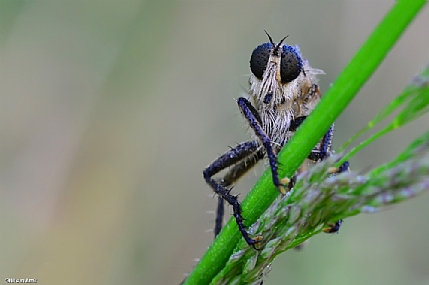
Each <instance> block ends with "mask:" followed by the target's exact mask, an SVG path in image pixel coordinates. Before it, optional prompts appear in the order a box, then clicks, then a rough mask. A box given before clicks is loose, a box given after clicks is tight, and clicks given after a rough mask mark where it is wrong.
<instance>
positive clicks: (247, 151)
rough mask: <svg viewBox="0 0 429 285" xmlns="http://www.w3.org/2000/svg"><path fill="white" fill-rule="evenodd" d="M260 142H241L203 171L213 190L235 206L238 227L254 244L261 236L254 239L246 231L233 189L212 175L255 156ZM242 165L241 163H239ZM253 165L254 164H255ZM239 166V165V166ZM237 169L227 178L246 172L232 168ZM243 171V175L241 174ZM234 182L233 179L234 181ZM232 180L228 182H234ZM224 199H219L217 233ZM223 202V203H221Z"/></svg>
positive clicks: (220, 224) (235, 177) (236, 176)
mask: <svg viewBox="0 0 429 285" xmlns="http://www.w3.org/2000/svg"><path fill="white" fill-rule="evenodd" d="M259 147H260V146H259V143H258V142H257V141H249V142H245V143H241V144H239V145H238V146H236V147H235V148H232V149H231V150H229V151H228V152H226V153H225V154H223V155H221V156H220V157H219V158H218V159H216V160H215V161H214V162H213V163H212V164H210V165H209V166H208V167H207V168H206V169H205V170H204V171H203V177H204V179H205V181H206V183H207V184H208V185H210V187H211V188H212V189H213V191H214V192H215V193H216V194H217V195H219V197H220V198H221V199H223V200H225V201H227V202H228V203H229V204H230V205H231V206H232V208H233V215H234V217H235V221H236V223H237V226H238V229H239V231H240V232H241V234H242V236H243V238H244V239H245V240H246V242H247V243H248V244H249V245H252V246H254V245H255V244H256V243H257V242H258V241H260V238H259V237H257V238H256V239H252V238H251V237H249V234H248V233H247V231H246V227H245V226H244V223H243V221H244V219H243V216H242V215H241V212H242V211H241V206H240V203H239V202H238V199H237V196H235V195H232V194H231V189H228V188H227V187H226V186H224V185H223V183H222V182H220V183H219V182H218V181H216V180H214V179H213V178H212V177H213V176H214V175H215V174H217V173H219V172H220V171H222V170H223V169H225V168H227V167H229V166H231V165H234V164H237V163H240V162H241V161H242V160H246V159H247V158H248V157H249V156H253V155H254V154H255V152H257V151H258V148H259ZM238 165H240V164H238ZM253 165H254V164H253ZM253 165H252V166H253ZM237 167H238V166H237ZM234 169H235V172H236V174H234V173H233V174H230V176H228V175H226V177H227V179H228V177H230V178H229V179H230V180H234V179H238V177H239V176H241V175H242V174H244V172H243V170H242V169H238V168H236V167H234V168H232V170H234ZM247 169H248V168H247ZM240 173H241V175H240ZM232 182H233V181H232ZM232 182H228V181H227V182H226V184H229V183H232ZM223 200H222V201H221V200H218V212H219V213H218V215H217V218H216V223H217V224H216V229H215V234H217V233H219V231H220V229H221V228H222V219H221V217H219V216H220V214H222V215H223V213H221V212H222V211H223ZM220 204H222V205H220ZM219 208H220V209H219Z"/></svg>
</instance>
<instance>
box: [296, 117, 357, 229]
mask: <svg viewBox="0 0 429 285" xmlns="http://www.w3.org/2000/svg"><path fill="white" fill-rule="evenodd" d="M305 118H306V117H298V118H296V119H295V120H293V121H292V123H291V127H290V130H291V131H295V130H296V129H297V128H298V127H299V126H300V125H301V123H302V122H303V121H304V120H305ZM333 135H334V125H332V126H331V127H330V128H329V130H328V131H327V132H326V134H325V135H324V136H323V138H322V139H321V141H320V143H319V144H318V146H317V147H315V148H314V149H313V150H312V151H311V153H310V154H309V156H308V159H310V160H312V161H314V162H317V161H321V160H323V159H325V158H326V157H328V156H329V155H330V154H331V145H332V137H333ZM348 170H349V162H348V161H345V162H344V163H343V164H342V165H341V166H340V167H332V168H330V169H329V173H332V174H339V173H343V172H345V171H348ZM342 223H343V220H339V221H337V222H335V223H333V224H328V227H327V228H325V229H323V232H325V233H329V234H332V233H338V232H339V230H340V227H341V224H342Z"/></svg>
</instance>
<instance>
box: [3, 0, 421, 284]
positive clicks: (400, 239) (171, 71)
mask: <svg viewBox="0 0 429 285" xmlns="http://www.w3.org/2000/svg"><path fill="white" fill-rule="evenodd" d="M392 4H393V1H382V0H379V1H339V0H338V1H279V2H274V1H270V2H265V1H220V2H219V1H171V2H168V1H131V0H126V1H12V0H10V1H2V2H1V8H0V21H1V22H0V47H1V61H0V69H1V77H0V79H1V82H0V83H1V84H0V90H1V91H0V96H1V105H0V108H1V115H0V116H1V120H0V127H1V143H0V144H1V149H0V157H1V159H0V195H1V199H0V224H1V228H2V230H1V234H0V239H1V240H0V249H1V253H0V256H1V257H0V277H1V278H3V279H4V278H10V277H14V278H37V279H38V281H39V282H38V283H39V284H178V283H179V282H180V281H181V280H182V279H183V278H184V274H185V273H187V272H189V271H190V270H191V269H192V267H193V266H194V265H195V264H196V261H195V259H196V258H199V257H201V256H202V254H203V253H204V251H205V249H206V248H207V247H208V246H209V244H210V242H211V241H212V238H213V232H212V231H211V230H212V228H213V225H214V215H213V213H210V211H214V209H215V205H216V199H215V198H213V195H212V193H211V190H210V188H209V187H208V186H207V185H205V183H204V181H203V179H202V174H201V172H202V170H203V169H204V167H206V166H207V165H208V164H209V163H210V162H211V161H212V160H214V159H215V158H216V157H217V156H218V155H219V154H221V153H223V152H224V151H226V150H227V149H228V146H229V145H234V144H236V143H239V142H241V141H244V140H246V139H248V134H247V133H246V127H245V126H244V122H243V120H242V119H241V117H240V114H239V111H238V109H237V107H236V104H235V102H234V98H237V97H239V96H241V95H243V94H244V93H245V90H246V88H247V78H248V74H249V72H250V71H249V66H248V61H249V58H250V54H251V52H252V50H253V49H254V48H255V47H256V46H257V45H259V44H261V43H263V42H266V41H267V38H266V35H265V33H264V31H263V30H264V29H265V30H267V31H268V32H269V33H270V34H271V35H272V37H273V38H274V39H275V40H279V39H281V38H283V37H284V36H286V35H289V37H288V39H287V43H288V44H293V45H294V44H299V45H300V47H301V51H302V52H303V54H304V55H305V56H306V57H307V58H308V59H309V60H310V62H311V64H312V66H314V67H316V68H320V69H323V70H324V71H325V72H326V75H323V76H320V86H321V89H322V90H323V91H325V90H326V89H327V88H328V87H329V84H330V83H332V82H333V81H334V79H335V77H336V76H337V75H338V74H339V72H340V71H341V70H342V68H343V67H344V66H345V65H346V64H347V62H348V61H349V59H350V58H351V57H352V56H353V54H354V53H355V51H356V50H357V49H358V47H359V46H360V45H361V44H362V42H363V41H364V40H365V38H366V37H367V36H368V34H369V33H370V32H371V30H372V29H373V28H374V26H375V25H376V24H377V23H378V21H379V20H380V19H381V18H382V16H383V15H384V14H385V13H386V11H388V9H389V8H390V7H391V5H392ZM428 27H429V11H428V10H427V9H426V10H424V11H423V12H422V13H421V14H420V15H419V16H418V17H417V18H416V20H415V21H414V23H413V24H412V25H411V26H410V27H409V29H408V30H407V31H406V33H405V34H404V35H403V37H402V38H401V39H400V41H399V42H398V44H397V45H396V47H395V48H394V49H393V50H392V51H391V52H390V54H389V55H388V57H387V58H386V60H385V62H384V63H383V64H382V65H381V66H380V68H379V69H378V71H377V72H376V73H375V74H374V76H373V77H372V78H371V80H370V81H369V82H368V83H367V84H366V86H365V87H364V88H363V89H362V90H361V92H360V94H359V95H358V97H357V98H356V99H355V100H354V101H353V102H352V104H351V105H350V106H349V108H348V109H347V110H346V112H344V114H343V115H342V116H341V117H340V118H339V119H338V121H337V123H336V127H337V131H336V137H335V139H334V146H335V147H338V146H340V145H341V144H342V143H344V142H345V141H346V140H347V139H348V138H349V137H350V136H351V135H352V134H354V133H355V132H356V131H358V130H359V129H360V128H362V127H363V126H364V125H365V124H366V123H367V122H368V121H369V120H370V118H372V117H373V116H374V115H375V114H376V112H377V110H379V109H380V108H381V107H383V106H384V105H386V104H387V103H388V102H389V101H390V100H391V99H392V98H394V97H395V96H396V95H397V94H399V93H400V92H401V90H402V88H403V87H404V86H405V85H406V84H407V83H408V82H409V81H410V80H411V78H412V77H413V76H414V75H415V74H417V73H418V72H419V70H420V69H421V68H422V67H423V66H424V65H425V64H426V62H427V61H428V60H429V29H428ZM428 129H429V122H428V117H427V116H426V117H425V118H421V119H419V120H417V121H416V122H414V123H412V124H410V125H409V126H407V127H405V128H403V129H401V130H399V131H396V132H395V133H392V134H389V135H387V136H386V137H384V138H383V139H381V140H379V141H377V142H376V143H374V144H372V145H371V146H370V147H368V148H367V149H365V150H363V151H362V152H361V153H360V154H359V155H357V156H356V157H355V158H353V159H352V160H351V165H352V167H353V169H355V170H364V169H368V168H370V167H373V166H377V165H379V164H381V163H384V162H387V161H390V160H391V159H393V158H394V157H395V156H396V155H397V154H398V153H399V152H400V151H401V150H403V149H404V148H405V147H406V146H407V145H408V144H409V142H411V141H412V140H413V139H414V138H415V137H416V136H418V135H419V134H421V133H423V132H425V131H426V130H428ZM262 171H263V169H262V167H259V168H257V169H256V170H255V171H252V172H251V173H250V174H249V175H247V176H246V177H245V178H243V180H242V181H240V183H239V184H238V185H237V186H236V187H235V189H234V191H235V192H237V193H242V195H241V197H244V195H245V193H246V192H247V191H248V189H249V188H250V187H251V185H252V184H253V183H254V182H255V181H256V179H257V178H258V176H259V175H260V174H261V173H262ZM428 204H429V195H423V196H420V197H418V198H416V199H413V200H411V201H408V202H406V203H403V204H400V205H397V206H395V207H393V208H392V209H389V210H387V211H383V212H382V213H379V214H373V215H360V216H358V217H354V218H350V219H347V220H346V221H345V223H344V225H343V228H342V230H341V233H340V234H339V235H334V236H330V235H320V236H316V237H314V238H313V239H311V241H310V242H309V243H308V245H307V246H306V247H305V249H304V250H303V251H301V252H293V251H292V252H288V253H286V254H283V255H282V256H280V257H279V258H278V259H277V260H276V261H275V262H274V264H273V267H272V268H273V269H272V272H271V274H270V275H269V276H268V278H267V280H266V283H264V284H267V285H270V284H331V285H333V284H350V285H352V284H389V285H394V284H429V243H428V241H429V237H428V236H429V222H428V219H427V217H428V216H429V207H428V206H427V205H428ZM208 211H209V212H208Z"/></svg>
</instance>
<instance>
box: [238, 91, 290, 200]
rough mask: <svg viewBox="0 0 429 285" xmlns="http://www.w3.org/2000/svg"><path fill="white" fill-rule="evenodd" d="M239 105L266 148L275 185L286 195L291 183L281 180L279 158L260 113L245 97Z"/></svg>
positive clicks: (240, 100) (239, 99) (239, 100)
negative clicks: (263, 127)
mask: <svg viewBox="0 0 429 285" xmlns="http://www.w3.org/2000/svg"><path fill="white" fill-rule="evenodd" d="M237 104H238V107H239V108H240V110H241V112H242V114H243V116H244V117H245V118H246V120H247V122H248V123H249V125H250V127H251V128H252V130H253V131H254V132H255V134H256V136H257V137H258V138H259V140H260V141H261V143H262V145H263V146H264V148H265V152H266V154H267V157H268V161H269V163H270V168H271V175H272V179H273V183H274V185H275V186H276V187H277V189H278V190H279V191H280V193H282V194H283V195H285V194H286V192H287V191H286V189H287V187H285V186H286V184H288V183H289V181H290V180H289V179H287V178H286V179H282V180H280V179H279V175H278V163H277V156H276V155H275V153H274V151H273V147H272V145H271V139H270V138H269V137H268V135H267V134H266V133H265V131H264V130H263V129H262V124H261V118H260V117H259V114H258V112H257V111H256V109H255V107H253V106H252V104H251V103H250V102H249V101H248V100H247V99H245V98H243V97H240V98H238V100H237Z"/></svg>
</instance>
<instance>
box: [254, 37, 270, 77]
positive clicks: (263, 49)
mask: <svg viewBox="0 0 429 285" xmlns="http://www.w3.org/2000/svg"><path fill="white" fill-rule="evenodd" d="M273 47H274V46H273V44H272V43H265V44H262V45H260V46H258V47H257V48H255V50H254V51H253V52H252V56H251V57H250V70H251V71H252V73H253V74H254V75H255V76H256V77H257V78H259V79H262V76H263V75H264V71H265V68H266V67H267V64H268V59H269V58H270V52H271V50H272V49H273Z"/></svg>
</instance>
